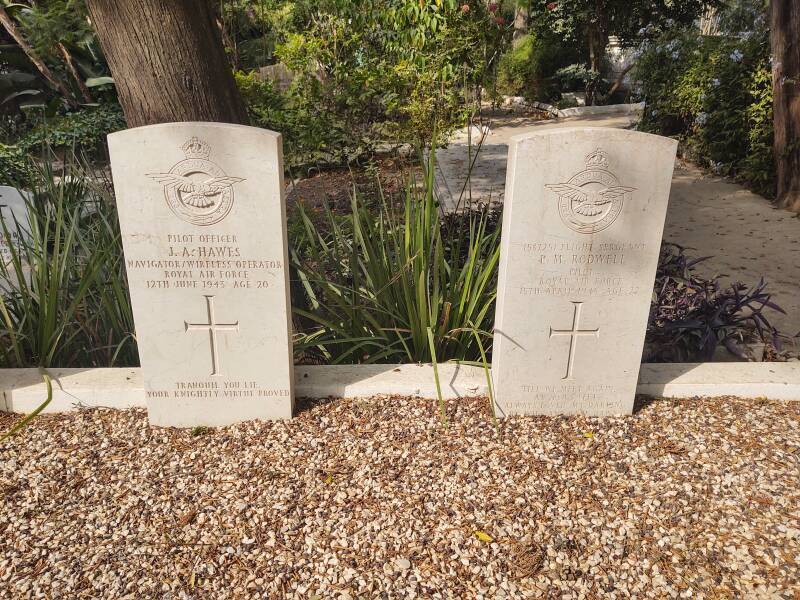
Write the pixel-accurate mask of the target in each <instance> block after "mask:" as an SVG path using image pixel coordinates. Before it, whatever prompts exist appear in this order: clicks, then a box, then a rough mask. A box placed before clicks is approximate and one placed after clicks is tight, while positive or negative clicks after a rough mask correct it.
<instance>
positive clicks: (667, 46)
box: [635, 19, 775, 197]
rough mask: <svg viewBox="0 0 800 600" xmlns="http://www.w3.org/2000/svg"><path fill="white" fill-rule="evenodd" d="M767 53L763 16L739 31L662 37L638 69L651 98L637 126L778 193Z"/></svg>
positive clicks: (716, 168)
mask: <svg viewBox="0 0 800 600" xmlns="http://www.w3.org/2000/svg"><path fill="white" fill-rule="evenodd" d="M769 53H770V49H769V39H768V35H767V31H766V29H765V27H764V26H763V19H762V26H761V28H756V29H755V30H754V31H752V32H750V33H748V34H747V35H742V36H739V35H737V36H725V35H718V36H709V37H705V36H700V35H698V34H697V33H696V32H694V31H677V32H675V31H672V32H668V33H667V34H665V35H663V36H661V37H659V38H657V39H656V40H654V42H653V43H652V44H649V45H647V46H646V47H645V49H644V52H643V53H642V55H641V57H640V58H639V62H638V63H637V68H636V71H635V77H636V78H637V79H639V80H640V81H641V91H642V95H643V97H644V99H645V101H646V103H647V105H646V109H645V112H644V115H643V118H642V121H641V123H640V128H641V129H644V130H646V131H652V132H655V133H660V134H665V135H673V136H677V137H679V138H680V139H681V141H682V147H683V149H684V152H685V154H686V155H687V156H688V157H689V158H691V159H692V160H694V161H696V162H698V163H699V164H700V165H702V166H705V167H707V168H709V169H711V170H712V171H713V172H714V173H716V174H719V175H726V176H730V177H734V178H736V179H738V180H739V181H742V182H743V183H745V184H747V185H749V186H750V187H752V188H753V189H754V190H756V191H757V192H759V193H761V194H763V195H765V196H767V197H772V196H774V192H775V167H774V161H773V156H772V136H773V129H772V127H773V125H772V122H773V119H772V85H771V81H772V76H771V72H770V66H769Z"/></svg>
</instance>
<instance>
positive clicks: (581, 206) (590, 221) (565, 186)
mask: <svg viewBox="0 0 800 600" xmlns="http://www.w3.org/2000/svg"><path fill="white" fill-rule="evenodd" d="M545 187H546V188H547V189H548V190H552V191H553V192H555V193H556V194H558V214H559V215H560V216H561V220H562V221H563V222H564V224H565V225H566V226H567V227H569V228H570V229H572V230H573V231H577V232H578V233H597V232H598V231H602V230H603V229H605V228H606V227H608V226H610V225H611V224H612V223H613V222H614V221H616V220H617V217H618V216H619V215H620V213H621V212H622V204H623V200H628V199H630V194H631V192H634V191H636V189H635V188H632V187H625V186H621V185H619V180H618V179H617V177H616V175H614V174H613V173H611V172H610V171H608V155H607V154H606V153H605V152H603V151H602V150H600V148H598V149H597V150H595V151H594V152H592V153H590V154H588V155H587V156H586V169H585V170H583V171H580V172H579V173H577V174H575V175H573V177H572V178H571V179H570V180H569V181H567V182H566V183H549V184H547V185H545Z"/></svg>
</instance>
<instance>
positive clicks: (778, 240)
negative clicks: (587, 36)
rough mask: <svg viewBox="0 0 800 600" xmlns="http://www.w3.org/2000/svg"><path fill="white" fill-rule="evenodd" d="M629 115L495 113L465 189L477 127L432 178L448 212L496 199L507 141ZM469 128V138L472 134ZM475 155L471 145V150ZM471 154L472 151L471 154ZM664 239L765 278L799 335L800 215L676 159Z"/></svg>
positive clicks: (454, 144)
mask: <svg viewBox="0 0 800 600" xmlns="http://www.w3.org/2000/svg"><path fill="white" fill-rule="evenodd" d="M635 118H636V117H635V116H634V115H599V116H587V117H574V118H568V119H558V120H551V121H541V120H539V121H537V120H535V119H534V118H533V117H524V116H519V115H505V116H495V117H493V118H492V121H491V122H490V124H489V126H488V132H487V135H486V137H485V139H484V141H483V145H482V147H481V151H480V153H479V154H478V157H477V159H475V161H474V162H475V166H474V168H473V172H472V177H471V178H470V186H469V190H468V191H467V192H465V193H464V194H463V197H462V198H463V199H462V200H461V202H460V203H459V201H458V199H459V196H461V190H462V189H464V187H465V181H466V174H467V172H468V164H469V162H470V160H469V157H470V150H469V142H470V137H471V138H472V142H473V145H474V144H475V143H476V141H477V139H478V138H479V137H480V130H479V129H478V128H477V127H473V128H472V131H471V132H467V131H466V130H462V131H460V132H459V133H458V134H457V135H456V136H455V137H454V139H453V140H452V141H451V143H450V145H449V146H448V147H447V148H444V149H442V150H439V152H438V153H437V161H438V165H437V167H438V168H437V171H438V172H437V183H438V187H439V192H440V197H441V199H442V202H443V204H444V206H445V208H446V210H456V209H457V208H458V207H460V206H463V205H464V204H465V203H466V201H467V200H466V199H467V198H468V197H469V196H470V194H471V198H472V200H473V201H483V202H485V201H487V200H489V201H492V202H502V201H503V192H504V187H505V178H506V158H507V153H508V141H509V139H510V138H511V136H514V135H519V134H521V133H526V132H528V131H531V130H533V129H539V128H552V127H574V126H582V125H586V126H591V127H598V126H599V127H619V128H627V127H630V126H632V125H633V123H634V120H635ZM470 133H471V136H470ZM473 152H474V150H473ZM473 156H474V155H473ZM664 240H665V241H668V242H674V243H676V244H680V245H682V246H685V247H687V248H691V249H692V250H691V254H692V255H693V256H710V257H712V258H710V259H709V260H707V261H705V262H704V263H703V264H701V265H698V268H697V270H698V272H699V273H701V274H703V275H706V276H710V275H714V274H721V275H723V276H724V278H725V279H726V280H728V281H733V280H739V281H742V282H743V283H746V284H750V285H755V284H756V283H758V281H759V279H760V278H761V277H763V278H764V279H765V280H766V281H767V283H768V284H769V285H768V288H767V290H768V291H771V292H772V294H773V300H774V301H775V302H776V303H777V304H778V305H779V306H781V307H782V308H783V309H784V310H785V311H786V313H787V314H786V315H782V314H779V313H773V315H774V318H772V319H771V321H772V322H773V323H774V324H775V325H776V326H777V327H778V329H779V330H780V331H781V332H783V333H786V334H789V335H795V334H797V333H798V332H800V218H798V217H797V216H796V215H795V214H794V213H791V212H788V211H785V210H780V209H777V208H775V206H774V205H773V204H772V203H771V202H770V201H769V200H767V199H765V198H763V197H761V196H759V195H757V194H755V193H753V192H751V191H749V190H747V189H745V188H744V187H742V186H740V185H737V184H735V183H731V182H730V181H728V180H725V179H723V178H720V177H714V176H710V175H708V174H706V173H703V172H702V171H700V170H699V169H698V168H697V167H695V166H694V165H691V164H688V163H686V162H684V161H682V160H680V159H679V160H678V161H677V164H676V165H675V173H674V175H673V180H672V192H671V194H670V204H669V210H668V213H667V222H666V226H665V230H664Z"/></svg>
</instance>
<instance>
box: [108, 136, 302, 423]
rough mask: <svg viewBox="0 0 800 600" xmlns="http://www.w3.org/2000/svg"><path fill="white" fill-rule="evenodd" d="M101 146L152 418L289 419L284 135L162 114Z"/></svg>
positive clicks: (161, 420) (193, 420)
mask: <svg viewBox="0 0 800 600" xmlns="http://www.w3.org/2000/svg"><path fill="white" fill-rule="evenodd" d="M109 149H110V153H111V164H112V170H113V175H114V187H115V190H116V196H117V203H118V205H119V214H120V223H121V227H122V235H123V245H124V249H125V265H126V268H127V273H128V279H129V281H130V288H131V300H132V302H133V310H134V318H135V321H136V330H137V341H138V345H139V353H140V356H141V362H142V367H143V372H144V383H145V390H146V393H147V405H148V412H149V415H150V421H151V422H152V423H154V424H157V425H175V426H196V425H225V424H229V423H234V422H237V421H242V420H247V419H255V418H262V419H279V418H289V417H291V414H292V404H293V395H292V383H293V374H292V351H291V336H290V332H291V321H290V317H289V310H290V308H289V307H290V305H289V298H288V274H287V247H286V219H285V204H284V200H283V197H282V190H283V162H282V146H281V137H280V135H279V134H277V133H274V132H271V131H266V130H263V129H257V128H252V127H244V126H240V125H228V124H222V123H167V124H161V125H153V126H148V127H141V128H136V129H129V130H126V131H122V132H118V133H114V134H111V135H110V136H109Z"/></svg>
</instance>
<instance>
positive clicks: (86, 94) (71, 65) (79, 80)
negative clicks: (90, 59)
mask: <svg viewBox="0 0 800 600" xmlns="http://www.w3.org/2000/svg"><path fill="white" fill-rule="evenodd" d="M58 51H59V52H61V56H62V57H63V58H64V62H65V63H66V65H67V69H69V73H70V75H72V79H74V80H75V85H77V86H78V89H79V90H80V91H81V96H83V101H84V102H86V103H87V104H91V103H92V102H94V100H93V99H92V94H91V92H90V91H89V88H88V87H86V83H84V81H83V77H81V74H80V73H79V72H78V68H77V67H76V66H75V61H74V60H72V55H71V54H70V53H69V50H67V47H66V46H65V45H64V44H62V43H61V42H58Z"/></svg>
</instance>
